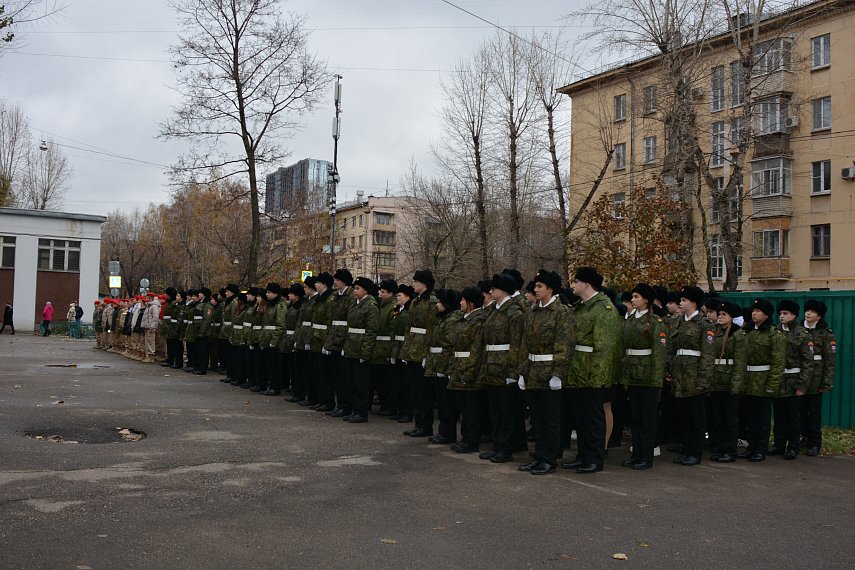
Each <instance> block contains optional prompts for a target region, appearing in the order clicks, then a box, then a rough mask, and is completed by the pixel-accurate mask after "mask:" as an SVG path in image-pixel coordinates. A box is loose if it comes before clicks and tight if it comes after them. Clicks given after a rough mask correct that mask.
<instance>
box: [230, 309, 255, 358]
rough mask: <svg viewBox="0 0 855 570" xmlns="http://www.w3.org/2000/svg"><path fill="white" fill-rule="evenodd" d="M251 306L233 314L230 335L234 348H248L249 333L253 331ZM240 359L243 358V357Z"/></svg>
mask: <svg viewBox="0 0 855 570" xmlns="http://www.w3.org/2000/svg"><path fill="white" fill-rule="evenodd" d="M251 306H252V305H249V306H247V307H244V308H243V309H242V310H241V311H237V310H235V312H234V313H232V326H231V333H230V334H229V343H231V345H232V346H246V339H247V338H248V337H249V331H250V330H251V329H252V321H251V315H250V308H249V307H251ZM240 358H243V356H241V357H240Z"/></svg>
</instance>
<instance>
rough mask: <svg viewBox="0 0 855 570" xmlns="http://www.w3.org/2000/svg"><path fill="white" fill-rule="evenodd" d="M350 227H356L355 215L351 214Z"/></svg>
mask: <svg viewBox="0 0 855 570" xmlns="http://www.w3.org/2000/svg"><path fill="white" fill-rule="evenodd" d="M350 227H352V228H355V227H356V216H353V217H352V218H350Z"/></svg>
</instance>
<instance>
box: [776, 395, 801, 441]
mask: <svg viewBox="0 0 855 570" xmlns="http://www.w3.org/2000/svg"><path fill="white" fill-rule="evenodd" d="M803 397H804V396H788V397H786V398H775V399H774V400H773V401H772V409H773V410H774V412H775V431H774V441H775V446H776V447H778V448H780V449H782V450H785V449H794V450H795V451H798V450H799V443H800V440H801V436H802V420H801V402H800V401H799V400H801V399H802V398H803Z"/></svg>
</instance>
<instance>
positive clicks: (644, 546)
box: [635, 541, 653, 548]
mask: <svg viewBox="0 0 855 570" xmlns="http://www.w3.org/2000/svg"><path fill="white" fill-rule="evenodd" d="M635 545H636V546H640V547H641V548H650V547H652V546H653V545H652V544H649V543H647V542H641V541H638V542H636V543H635Z"/></svg>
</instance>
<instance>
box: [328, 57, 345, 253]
mask: <svg viewBox="0 0 855 570" xmlns="http://www.w3.org/2000/svg"><path fill="white" fill-rule="evenodd" d="M341 79H342V76H341V75H339V74H336V75H335V118H334V119H333V124H332V137H333V163H332V167H331V168H330V170H329V172H328V177H327V183H328V185H329V206H330V269H335V213H336V212H335V198H336V185H337V184H338V183H339V182H340V181H341V177H340V176H339V174H338V139H339V137H341V117H340V115H341Z"/></svg>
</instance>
